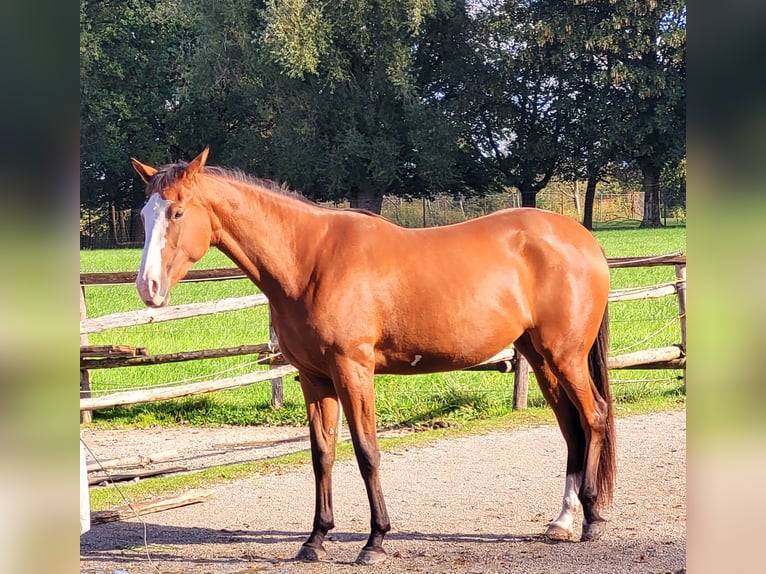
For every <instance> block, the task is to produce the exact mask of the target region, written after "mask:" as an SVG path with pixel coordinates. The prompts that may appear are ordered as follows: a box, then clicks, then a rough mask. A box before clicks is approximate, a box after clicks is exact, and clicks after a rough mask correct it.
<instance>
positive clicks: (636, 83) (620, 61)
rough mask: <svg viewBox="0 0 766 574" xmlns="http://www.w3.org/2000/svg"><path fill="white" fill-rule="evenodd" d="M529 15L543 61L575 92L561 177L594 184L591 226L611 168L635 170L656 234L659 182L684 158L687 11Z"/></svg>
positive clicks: (612, 5) (555, 7) (536, 8)
mask: <svg viewBox="0 0 766 574" xmlns="http://www.w3.org/2000/svg"><path fill="white" fill-rule="evenodd" d="M531 11H532V19H533V20H534V22H535V24H534V29H535V30H536V34H537V42H538V44H539V46H540V49H541V51H542V53H543V54H544V55H543V59H544V60H545V61H547V62H548V64H549V65H550V66H552V68H554V69H558V70H559V72H558V75H559V77H561V78H562V81H565V82H566V84H567V85H568V86H570V90H571V91H570V98H569V99H568V101H569V103H570V104H571V110H572V111H571V113H572V120H573V121H572V122H571V124H570V125H569V126H568V129H567V131H566V134H565V136H566V139H567V140H568V142H569V153H568V154H567V158H568V161H566V162H565V163H564V164H563V166H562V168H563V169H562V170H561V175H563V176H565V177H571V178H585V179H587V182H588V186H587V190H586V196H585V212H584V219H583V224H584V225H585V226H586V227H588V228H591V227H592V209H593V208H592V206H593V198H594V196H595V190H596V184H597V183H598V181H599V180H600V179H601V177H602V175H603V174H604V171H605V169H606V168H607V166H608V164H609V163H610V162H611V161H635V162H637V164H638V165H639V166H641V169H642V172H643V176H644V191H645V197H646V201H645V206H646V211H645V214H644V225H658V224H659V196H658V194H657V178H658V177H659V173H660V171H661V170H662V168H663V166H664V165H666V164H667V163H673V162H675V161H677V160H678V158H679V156H680V155H683V151H682V150H683V142H684V129H683V114H684V103H685V96H684V86H683V77H684V64H683V60H684V56H683V51H684V45H685V5H684V3H683V2H679V1H668V0H665V1H663V2H654V1H653V2H638V1H628V2H612V1H609V0H584V1H580V2H558V1H556V0H537V1H536V2H533V3H532V8H531Z"/></svg>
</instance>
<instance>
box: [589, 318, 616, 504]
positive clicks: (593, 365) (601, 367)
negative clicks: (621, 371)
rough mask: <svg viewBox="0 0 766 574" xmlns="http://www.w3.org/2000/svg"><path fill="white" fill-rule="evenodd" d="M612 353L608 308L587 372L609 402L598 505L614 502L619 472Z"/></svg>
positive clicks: (607, 404) (600, 467)
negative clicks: (611, 386)
mask: <svg viewBox="0 0 766 574" xmlns="http://www.w3.org/2000/svg"><path fill="white" fill-rule="evenodd" d="M608 350H609V308H608V307H607V308H606V309H605V310H604V316H603V317H602V319H601V327H600V328H599V330H598V336H597V337H596V340H595V342H594V343H593V346H592V347H591V349H590V352H589V353H588V369H589V370H590V376H591V378H592V379H593V382H594V383H595V385H596V389H598V392H599V393H600V394H601V397H602V398H603V399H604V400H605V401H606V406H607V415H606V429H605V432H604V442H603V445H602V448H601V458H600V460H599V463H598V476H597V477H596V481H597V484H598V492H599V495H598V501H599V506H601V505H608V504H611V502H612V494H613V492H614V477H615V474H616V471H617V464H616V461H615V442H614V414H613V412H612V394H611V392H610V390H609V369H608V367H607V353H608Z"/></svg>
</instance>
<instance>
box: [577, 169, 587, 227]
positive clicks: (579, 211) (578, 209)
mask: <svg viewBox="0 0 766 574" xmlns="http://www.w3.org/2000/svg"><path fill="white" fill-rule="evenodd" d="M574 208H575V211H576V212H577V218H578V219H579V218H580V217H582V206H581V205H580V182H579V181H577V180H575V182H574ZM589 229H590V228H589Z"/></svg>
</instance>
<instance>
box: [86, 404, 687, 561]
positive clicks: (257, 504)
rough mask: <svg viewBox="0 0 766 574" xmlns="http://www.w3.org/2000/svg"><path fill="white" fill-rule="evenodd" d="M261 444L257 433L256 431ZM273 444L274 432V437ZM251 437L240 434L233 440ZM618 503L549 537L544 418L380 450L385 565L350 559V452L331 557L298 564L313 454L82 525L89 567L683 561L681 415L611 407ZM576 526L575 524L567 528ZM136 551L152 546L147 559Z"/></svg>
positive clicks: (189, 434) (145, 450) (286, 432)
mask: <svg viewBox="0 0 766 574" xmlns="http://www.w3.org/2000/svg"><path fill="white" fill-rule="evenodd" d="M83 439H84V441H85V442H86V444H87V445H88V447H89V448H90V449H91V450H92V452H93V453H94V454H95V456H96V457H98V458H99V459H104V458H113V457H119V456H126V455H128V454H131V455H135V454H150V453H154V452H160V451H167V450H177V451H178V452H179V453H181V454H182V456H183V457H184V460H183V461H182V462H178V461H176V462H173V463H168V464H174V465H178V464H184V465H188V466H190V467H192V468H201V467H208V466H214V465H219V464H226V463H230V462H239V461H244V460H253V459H256V458H263V457H270V456H275V455H277V454H281V453H284V452H290V451H295V450H301V449H306V448H308V438H307V430H306V429H284V428H263V427H253V428H244V429H243V428H224V429H146V430H141V431H136V430H130V431H97V430H93V429H88V430H86V431H84V432H83ZM265 441H268V443H269V444H268V445H266V444H260V443H261V442H265ZM275 441H276V442H275ZM243 443H251V444H243ZM617 443H618V446H617V452H618V455H617V459H618V478H617V484H616V489H615V497H614V498H615V502H614V505H613V506H612V507H611V509H609V510H607V511H606V512H605V513H604V516H605V517H606V518H607V519H609V521H610V523H609V526H610V528H609V530H608V531H607V533H606V534H605V536H604V537H603V538H602V539H601V540H599V541H597V542H590V543H579V542H563V543H549V542H547V541H545V540H544V539H543V538H542V536H541V534H542V533H543V532H544V530H545V527H546V525H547V523H548V521H550V520H551V519H553V518H555V517H556V516H557V514H558V512H559V510H560V506H561V496H562V493H563V486H564V465H565V447H564V441H563V439H562V437H561V434H560V432H559V431H558V429H557V428H556V427H555V426H542V427H535V428H527V429H521V430H514V431H507V432H494V433H492V434H488V435H480V436H470V437H463V438H455V439H447V440H443V441H441V442H439V443H437V444H434V445H432V446H428V447H421V448H411V449H403V450H400V451H398V452H394V453H383V456H382V465H381V481H382V484H383V489H384V492H385V494H386V502H387V506H388V511H389V515H390V517H391V522H392V526H393V528H392V531H391V532H390V533H389V534H388V536H387V537H386V542H385V547H386V550H387V551H388V554H389V558H388V560H386V561H385V562H383V563H382V564H379V565H376V566H372V567H364V566H356V565H353V564H352V563H353V561H354V559H355V558H356V556H357V554H358V552H359V550H360V548H361V547H362V546H363V545H364V543H365V541H366V538H367V533H368V528H369V509H368V505H367V499H366V496H365V493H364V486H363V484H362V481H361V478H360V477H359V472H358V470H357V468H356V464H355V463H354V462H353V461H346V462H341V463H337V464H336V466H335V470H334V474H333V483H334V502H335V522H336V528H335V530H334V531H332V532H331V535H330V540H329V541H328V542H327V543H326V548H327V550H328V560H327V561H326V562H323V563H317V564H306V563H301V562H295V561H293V560H292V557H293V556H294V555H295V553H296V552H297V551H298V549H299V547H300V545H301V543H302V542H303V541H304V540H305V538H306V537H307V535H308V533H309V531H310V529H311V522H312V518H313V505H314V483H313V478H312V474H311V468H310V465H305V466H303V467H301V468H299V469H297V470H291V471H287V472H284V473H282V474H280V475H269V476H258V477H253V478H249V479H244V480H237V481H233V482H229V483H225V484H221V485H218V486H217V487H216V488H215V490H216V495H215V497H214V498H213V499H212V500H209V501H207V502H204V503H201V504H196V505H192V506H187V507H184V508H179V509H174V510H168V511H165V512H160V513H157V514H150V515H146V516H144V517H143V520H144V523H145V524H142V523H141V522H139V521H138V520H136V519H133V520H130V521H124V522H116V523H109V524H104V525H95V526H94V527H93V528H92V530H91V531H90V532H87V533H86V534H84V535H83V536H81V538H80V554H81V568H80V570H81V572H82V573H86V574H144V573H150V572H158V571H159V572H162V573H168V574H170V573H172V574H187V573H188V574H192V573H194V574H202V573H211V574H245V573H252V572H262V571H263V572H279V573H282V572H284V573H298V572H306V573H309V574H328V573H335V572H339V573H345V572H354V573H356V574H359V573H360V572H362V571H364V569H365V568H367V569H369V571H370V572H371V573H375V574H382V573H399V572H426V573H435V574H441V573H447V572H450V573H452V572H456V573H465V574H467V573H474V572H476V573H479V572H481V573H499V572H512V573H513V572H519V573H521V572H523V573H525V574H535V573H540V574H543V573H545V574H554V573H574V572H577V573H580V572H582V573H597V572H598V573H610V574H612V573H628V572H630V573H632V572H636V573H638V572H641V573H657V574H664V573H668V572H670V573H673V574H678V573H684V572H685V570H686V557H685V544H686V413H685V411H675V412H662V413H654V414H649V415H640V416H631V417H624V418H619V419H618V420H617ZM576 533H577V536H578V537H579V526H578V530H577V531H576ZM147 555H148V557H147Z"/></svg>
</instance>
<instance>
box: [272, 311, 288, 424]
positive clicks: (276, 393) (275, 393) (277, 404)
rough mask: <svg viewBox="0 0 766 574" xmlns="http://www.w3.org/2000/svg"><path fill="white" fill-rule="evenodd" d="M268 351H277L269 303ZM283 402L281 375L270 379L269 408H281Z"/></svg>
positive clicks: (276, 340) (277, 345)
mask: <svg viewBox="0 0 766 574" xmlns="http://www.w3.org/2000/svg"><path fill="white" fill-rule="evenodd" d="M269 352H271V353H278V352H279V340H278V339H277V333H276V331H274V325H273V324H272V322H271V305H269ZM284 404H285V397H284V389H283V387H282V377H277V378H276V379H271V408H273V409H281V408H282V407H283V406H284Z"/></svg>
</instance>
